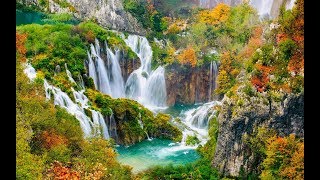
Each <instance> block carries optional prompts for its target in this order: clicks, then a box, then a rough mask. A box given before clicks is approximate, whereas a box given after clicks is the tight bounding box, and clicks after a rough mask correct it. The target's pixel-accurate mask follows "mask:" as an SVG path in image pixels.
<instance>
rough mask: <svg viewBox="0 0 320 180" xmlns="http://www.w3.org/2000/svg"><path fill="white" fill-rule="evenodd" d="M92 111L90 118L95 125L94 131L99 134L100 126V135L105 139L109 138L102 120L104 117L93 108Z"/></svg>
mask: <svg viewBox="0 0 320 180" xmlns="http://www.w3.org/2000/svg"><path fill="white" fill-rule="evenodd" d="M91 112H92V120H93V123H94V125H95V127H96V131H97V132H96V133H97V134H100V133H101V130H100V127H101V128H102V135H103V137H104V138H105V139H109V138H110V136H109V132H108V127H107V125H106V123H105V121H104V118H103V116H102V114H101V113H100V112H97V111H95V110H91Z"/></svg>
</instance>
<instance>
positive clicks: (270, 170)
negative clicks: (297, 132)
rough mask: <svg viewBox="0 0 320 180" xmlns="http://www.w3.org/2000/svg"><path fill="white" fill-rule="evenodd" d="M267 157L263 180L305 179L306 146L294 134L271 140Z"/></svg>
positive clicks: (264, 163) (267, 148)
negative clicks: (273, 179) (271, 179)
mask: <svg viewBox="0 0 320 180" xmlns="http://www.w3.org/2000/svg"><path fill="white" fill-rule="evenodd" d="M266 155H267V157H266V159H265V160H264V161H263V167H264V170H263V171H262V174H261V176H262V179H270V176H271V177H273V178H276V177H278V178H280V179H299V180H300V179H301V180H302V179H304V144H303V142H300V141H299V140H298V139H296V138H295V136H294V135H293V134H290V136H288V137H276V136H273V137H271V138H269V139H268V140H267V146H266ZM278 178H276V179H278Z"/></svg>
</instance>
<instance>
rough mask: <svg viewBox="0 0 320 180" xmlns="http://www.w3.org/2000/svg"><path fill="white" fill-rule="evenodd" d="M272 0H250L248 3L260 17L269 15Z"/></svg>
mask: <svg viewBox="0 0 320 180" xmlns="http://www.w3.org/2000/svg"><path fill="white" fill-rule="evenodd" d="M273 1H274V0H251V1H250V5H251V6H253V7H254V8H256V9H257V11H258V14H259V16H260V17H263V16H271V8H272V4H273Z"/></svg>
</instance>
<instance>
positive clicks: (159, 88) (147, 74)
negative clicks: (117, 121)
mask: <svg viewBox="0 0 320 180" xmlns="http://www.w3.org/2000/svg"><path fill="white" fill-rule="evenodd" d="M124 41H125V42H126V44H127V45H128V46H129V47H130V48H131V49H132V51H133V52H135V53H136V54H137V56H138V57H139V58H140V61H141V66H140V67H139V68H138V69H136V70H134V71H133V72H132V73H131V74H130V75H129V78H128V80H127V82H126V86H125V89H126V97H128V98H131V99H135V100H137V101H139V102H140V103H142V104H143V105H145V106H146V107H148V108H150V109H156V108H160V107H166V101H167V92H166V84H165V77H164V73H165V70H164V68H163V67H162V66H159V67H158V68H157V69H156V70H155V71H151V59H152V49H151V47H150V45H149V42H148V40H147V38H145V37H142V36H137V35H129V36H128V38H127V39H124Z"/></svg>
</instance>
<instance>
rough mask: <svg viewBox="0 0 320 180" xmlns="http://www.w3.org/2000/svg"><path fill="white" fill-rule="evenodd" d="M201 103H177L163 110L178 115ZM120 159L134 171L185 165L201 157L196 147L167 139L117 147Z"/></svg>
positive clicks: (174, 115)
mask: <svg viewBox="0 0 320 180" xmlns="http://www.w3.org/2000/svg"><path fill="white" fill-rule="evenodd" d="M198 106H200V105H175V106H172V107H169V108H167V109H165V110H163V111H162V112H164V113H167V114H170V115H171V116H173V117H178V116H180V115H181V112H183V111H187V110H190V109H193V108H196V107H198ZM116 149H117V151H118V153H119V156H118V160H119V162H121V163H122V164H126V165H130V166H132V167H133V172H139V171H142V170H146V169H148V168H150V167H152V166H156V165H160V166H165V165H169V164H173V165H184V164H187V163H190V162H194V161H196V160H197V159H199V158H200V155H199V154H198V153H197V151H196V150H195V147H190V146H183V145H180V142H173V141H171V140H167V139H152V140H151V141H149V140H144V141H142V142H140V143H136V144H134V145H132V146H129V147H124V146H119V147H117V148H116Z"/></svg>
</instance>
